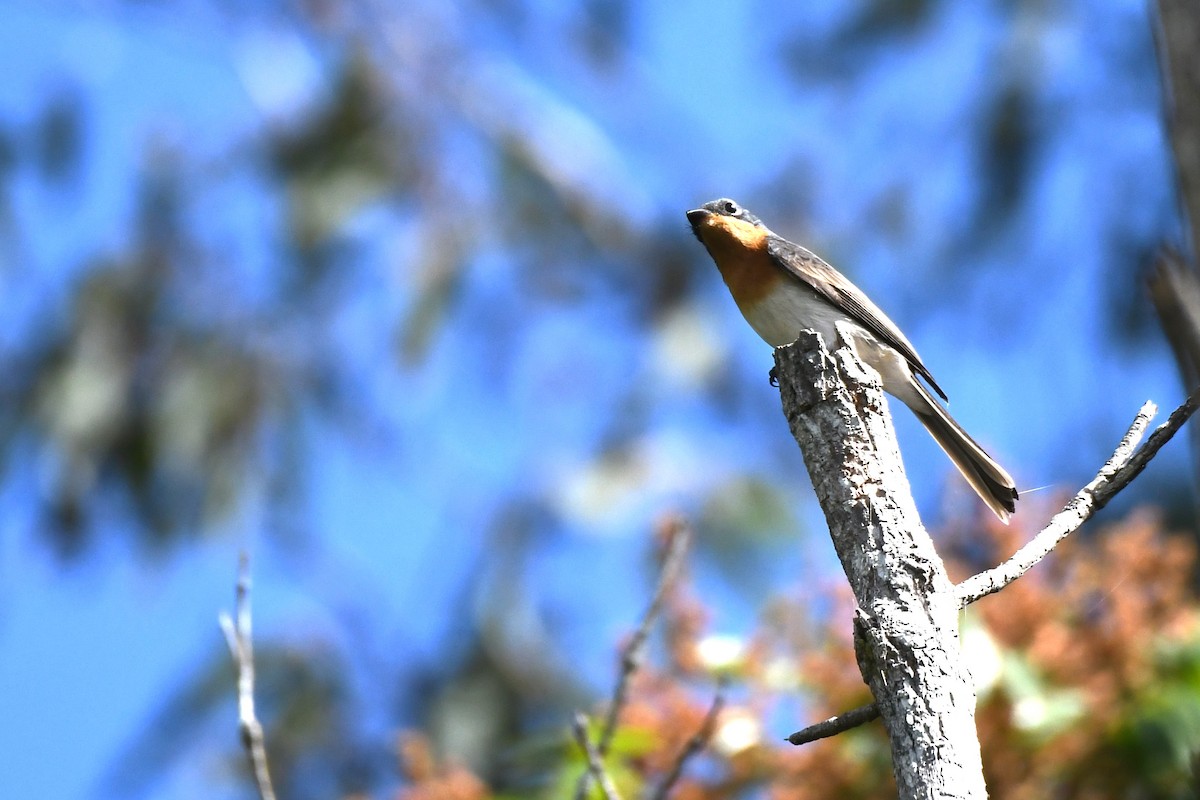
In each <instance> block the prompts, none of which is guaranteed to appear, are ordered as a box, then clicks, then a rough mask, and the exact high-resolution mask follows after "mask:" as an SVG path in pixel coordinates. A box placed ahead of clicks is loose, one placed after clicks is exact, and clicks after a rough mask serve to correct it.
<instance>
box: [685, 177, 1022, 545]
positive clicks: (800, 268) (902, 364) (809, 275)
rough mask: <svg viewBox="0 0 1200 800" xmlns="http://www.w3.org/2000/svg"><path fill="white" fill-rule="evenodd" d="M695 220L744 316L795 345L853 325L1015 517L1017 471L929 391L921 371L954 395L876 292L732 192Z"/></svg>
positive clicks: (834, 336)
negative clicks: (804, 336) (807, 336)
mask: <svg viewBox="0 0 1200 800" xmlns="http://www.w3.org/2000/svg"><path fill="white" fill-rule="evenodd" d="M687 218H688V222H689V223H691V226H692V232H693V233H695V234H696V238H697V239H699V240H700V243H701V244H703V245H704V249H706V250H707V251H708V254H709V255H710V256H712V259H713V261H715V262H716V264H717V269H719V270H720V271H721V277H722V278H724V279H725V285H726V286H728V287H729V293H730V294H732V295H733V299H734V302H736V303H737V306H738V308H739V309H741V312H742V316H744V317H745V318H746V321H747V322H749V323H750V327H752V328H754V330H755V332H756V333H758V335H759V336H761V337H762V338H763V339H764V340H765V341H766V342H767V344H769V345H771V346H772V347H781V346H783V345H786V344H791V343H792V342H793V341H795V340H796V337H797V336H799V335H800V331H802V330H805V329H809V328H811V329H813V330H816V331H817V332H818V333H820V334H821V336H822V338H823V339H824V340H825V344H826V345H827V346H829V347H833V346H834V345H835V344H836V343H837V342H838V341H839V340H844V337H841V336H839V334H838V331H837V329H836V328H835V327H834V326H835V324H836V323H838V322H841V323H843V329H846V328H849V329H850V330H852V331H853V333H852V335H851V337H850V338H851V341H847V342H846V344H848V345H850V346H852V347H853V348H854V349H855V352H857V353H858V357H859V358H860V359H862V360H863V362H865V363H866V364H868V365H869V366H871V367H872V368H873V369H874V370H875V371H876V372H878V373H879V377H880V380H881V381H882V384H883V389H884V391H886V392H887V393H888V394H890V395H892V396H893V397H896V398H898V399H899V400H900V401H901V402H903V403H904V404H905V405H906V406H908V407H909V408H910V409H912V411H913V413H915V414H916V415H917V419H919V420H920V421H921V423H922V424H923V425H924V426H925V428H926V429H927V430H928V431H929V433H930V434H932V435H933V438H934V440H935V441H937V443H938V444H939V445H941V448H942V449H943V450H945V451H946V455H948V456H950V460H951V461H953V462H954V466H955V467H957V468H958V471H959V472H961V473H962V476H963V477H964V478H966V480H967V483H969V484H970V485H971V488H972V489H974V490H975V492H976V493H977V494H978V495H979V497H980V498H981V499H982V500H983V502H984V503H986V504H987V506H988V508H990V509H991V510H992V511H994V512H995V513H996V516H998V517H999V518H1000V519H1001V521H1003V522H1006V523H1007V522H1008V518H1009V517H1010V516H1011V515H1012V514H1013V512H1014V511H1015V510H1016V502H1017V489H1016V485H1015V484H1014V483H1013V479H1012V477H1010V476H1009V474H1008V473H1007V472H1005V471H1004V468H1003V467H1001V466H1000V465H999V464H997V463H996V461H995V460H994V459H993V458H992V457H991V456H989V455H988V454H987V453H986V452H984V450H983V448H982V447H980V446H979V445H978V444H976V443H975V440H974V439H972V438H971V437H970V436H969V435H967V432H966V431H964V430H963V429H962V426H960V425H959V424H958V423H957V422H955V421H954V418H953V417H951V416H950V413H949V412H948V411H946V409H945V408H943V407H942V405H941V404H940V403H939V402H938V401H937V400H935V399H934V398H933V395H931V394H930V393H929V389H928V388H926V387H925V384H923V383H922V382H921V379H922V378H923V379H924V380H925V381H926V382H927V383H928V384H929V386H930V387H932V388H933V390H934V391H935V392H937V393H938V395H939V396H940V397H941V398H942V399H943V400H945V399H946V393H945V392H943V391H942V390H941V387H939V386H938V385H937V382H936V381H935V380H934V379H933V375H931V374H930V372H929V369H928V368H926V366H925V364H924V363H923V362H922V361H921V357H920V356H919V355H917V351H916V349H915V348H913V346H912V344H911V343H909V341H908V339H907V338H905V336H904V334H903V333H901V332H900V329H899V328H898V327H896V324H895V323H894V322H892V321H891V320H890V319H888V317H887V315H886V314H884V313H883V312H882V311H880V310H879V307H878V306H876V305H875V304H874V303H872V302H871V300H870V298H868V297H867V296H866V295H865V294H863V292H862V291H861V290H860V289H859V288H858V287H857V286H855V285H854V284H853V283H851V282H850V281H849V280H847V279H846V276H844V275H842V273H840V272H838V271H837V270H836V269H834V268H833V267H831V266H829V265H828V264H826V263H825V262H824V261H823V260H821V259H820V258H819V257H818V256H816V255H815V254H813V253H812V252H810V251H808V250H806V249H805V248H803V247H801V246H800V245H798V244H794V243H792V242H789V241H788V240H787V239H784V238H783V237H782V236H779V235H778V234H776V233H774V232H772V231H771V230H770V229H769V228H768V227H767V226H766V225H763V223H762V222H761V221H760V220H759V219H758V217H756V216H754V215H753V214H751V213H750V212H749V211H747V210H746V209H744V208H742V207H741V206H739V205H738V204H737V203H735V202H733V201H732V200H729V199H728V198H722V199H720V200H713V201H712V202H710V203H705V204H704V205H703V206H701V207H700V208H696V209H693V210H691V211H689V212H687Z"/></svg>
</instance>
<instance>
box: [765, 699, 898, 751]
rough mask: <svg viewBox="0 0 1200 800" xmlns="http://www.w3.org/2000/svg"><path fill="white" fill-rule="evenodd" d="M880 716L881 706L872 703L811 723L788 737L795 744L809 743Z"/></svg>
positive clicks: (835, 734)
mask: <svg viewBox="0 0 1200 800" xmlns="http://www.w3.org/2000/svg"><path fill="white" fill-rule="evenodd" d="M878 718H879V706H877V705H875V704H874V703H870V704H868V705H865V706H860V707H858V708H855V709H852V710H850V711H846V712H843V713H841V714H838V715H837V716H836V717H830V718H829V719H827V720H824V721H822V722H818V723H816V724H815V725H809V726H808V727H807V728H804V729H803V730H799V731H796V732H795V733H793V734H792V735H791V736H789V737H787V740H788V741H789V742H791V743H792V744H795V745H801V744H808V743H809V742H815V741H816V740H818V739H828V738H829V737H830V736H837V735H838V734H839V733H844V732H846V731H848V730H850V729H851V728H857V727H858V726H859V725H865V724H866V723H868V722H870V721H871V720H873V719H878Z"/></svg>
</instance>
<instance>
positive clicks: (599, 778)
mask: <svg viewBox="0 0 1200 800" xmlns="http://www.w3.org/2000/svg"><path fill="white" fill-rule="evenodd" d="M587 725H588V720H587V717H586V716H584V715H583V713H582V712H576V714H575V719H574V720H572V722H571V732H572V733H574V734H575V741H576V742H578V743H579V747H580V749H581V750H583V754H584V755H585V756H586V757H587V765H588V771H587V774H588V775H590V776H592V778H593V779H594V780H595V781H596V783H597V785H599V787H600V791H601V792H603V793H604V800H621V793H620V792H618V791H617V787H616V785H615V784H614V783H613V780H612V777H611V776H609V774H608V772H607V771H606V770H605V769H604V762H603V760H602V756H601V755H600V751H598V750H597V749H596V747H595V745H593V744H592V740H591V737H589V736H588V731H587ZM585 794H586V790H585ZM577 796H578V793H577Z"/></svg>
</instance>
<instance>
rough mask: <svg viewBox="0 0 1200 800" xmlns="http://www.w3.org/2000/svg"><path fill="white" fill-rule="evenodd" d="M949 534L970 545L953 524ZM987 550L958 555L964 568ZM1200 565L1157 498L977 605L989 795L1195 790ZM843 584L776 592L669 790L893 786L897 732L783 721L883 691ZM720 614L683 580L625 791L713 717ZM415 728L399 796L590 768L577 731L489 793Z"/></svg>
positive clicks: (630, 724) (886, 793) (829, 792)
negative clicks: (575, 740) (542, 763)
mask: <svg viewBox="0 0 1200 800" xmlns="http://www.w3.org/2000/svg"><path fill="white" fill-rule="evenodd" d="M980 527H982V528H983V529H984V531H985V533H986V537H987V538H986V542H987V544H988V545H989V546H990V548H991V550H992V552H991V556H992V557H1000V556H1002V555H1004V554H1007V553H1009V552H1010V551H1011V550H1012V548H1014V547H1016V546H1019V545H1020V544H1021V543H1023V542H1024V541H1026V540H1027V539H1028V538H1029V537H1030V536H1032V535H1033V533H1034V531H1031V530H1028V529H1023V528H1022V526H1021V525H1020V524H1019V523H1018V524H1016V525H1014V526H1013V527H1011V528H1007V527H1004V526H1002V525H1001V524H999V523H997V522H995V521H994V520H990V519H989V520H982V519H981V520H979V521H978V522H977V524H976V525H972V526H964V528H963V529H962V533H961V534H954V535H964V536H965V535H973V536H975V537H977V536H978V535H979V530H980ZM968 528H969V530H970V533H969V534H968V532H967V531H968ZM977 544H978V542H973V543H972V549H974V548H975V547H976V546H977ZM949 545H950V547H951V549H956V548H955V543H954V540H953V535H952V537H951V540H950V542H949ZM990 563H992V562H991V561H990V560H989V561H986V562H983V563H975V564H968V563H962V562H960V563H955V564H954V565H953V566H954V569H955V570H956V571H957V572H958V573H959V577H960V578H961V577H963V576H965V575H966V574H968V572H969V571H971V570H974V569H978V568H981V567H982V566H985V565H986V564H990ZM1195 567H1196V552H1195V548H1194V547H1193V546H1192V545H1191V544H1190V543H1189V542H1187V541H1186V540H1185V539H1182V538H1181V537H1179V536H1173V535H1170V534H1169V533H1168V532H1166V531H1164V530H1163V529H1162V528H1161V527H1160V525H1159V523H1158V521H1157V518H1156V517H1155V516H1154V515H1153V514H1150V513H1144V512H1143V513H1139V514H1136V515H1134V516H1133V517H1132V518H1130V519H1128V520H1126V521H1123V522H1120V523H1117V524H1114V525H1111V526H1109V527H1108V528H1107V529H1106V530H1104V531H1103V532H1102V533H1101V534H1100V535H1099V536H1098V537H1097V538H1096V539H1095V540H1094V541H1093V542H1087V541H1084V540H1082V539H1078V538H1073V539H1070V540H1068V541H1067V542H1066V543H1065V544H1064V545H1063V546H1060V548H1059V551H1058V552H1057V553H1056V554H1055V555H1054V556H1052V557H1051V558H1050V559H1049V560H1048V562H1047V563H1046V564H1044V565H1042V566H1039V567H1038V568H1037V569H1035V570H1034V571H1033V572H1032V573H1030V574H1028V575H1026V576H1025V577H1023V578H1022V579H1021V580H1019V581H1017V582H1016V583H1014V584H1013V585H1012V586H1010V587H1008V588H1007V589H1005V591H1003V592H1001V593H1000V594H998V595H995V596H993V597H991V598H988V599H986V600H985V601H983V602H981V603H980V604H979V605H978V606H976V607H973V608H972V609H971V610H970V611H968V612H967V621H966V624H965V630H966V634H965V636H964V650H965V652H966V653H967V656H968V659H969V661H970V663H971V665H972V670H973V671H974V673H975V675H976V682H977V684H978V692H979V699H980V706H979V711H978V717H977V720H978V726H979V732H980V739H981V746H982V751H983V758H984V765H985V772H986V776H987V781H988V790H989V793H990V796H992V797H995V798H999V799H1001V800H1014V799H1016V800H1024V799H1025V798H1028V799H1029V800H1033V799H1034V798H1047V797H1061V798H1089V797H1097V798H1098V797H1104V798H1142V797H1153V798H1185V797H1190V796H1192V786H1193V778H1192V759H1193V758H1194V754H1195V753H1196V752H1197V751H1198V750H1200V724H1198V722H1200V683H1198V682H1197V680H1198V678H1200V616H1198V615H1197V611H1196V598H1195V595H1194V592H1193V590H1192V588H1191V572H1192V570H1193V569H1194V568H1195ZM840 600H841V602H840V612H841V613H839V614H834V615H833V619H832V621H828V620H827V621H821V620H817V619H813V618H809V617H806V616H805V615H804V613H803V611H802V609H804V608H805V603H804V602H803V601H802V599H801V598H798V597H787V598H780V601H779V602H777V603H775V604H773V605H772V606H771V607H770V608H769V610H768V613H767V614H765V615H764V617H763V619H762V622H761V625H760V627H759V630H758V631H757V632H756V633H754V634H753V635H752V636H751V637H750V638H749V640H747V641H746V642H745V650H744V654H743V657H742V659H741V661H740V666H739V667H738V669H737V671H736V674H737V676H738V681H737V688H736V689H735V692H734V698H733V699H732V700H731V701H730V702H729V703H728V704H727V705H726V707H725V708H724V710H723V711H722V712H721V714H720V716H719V717H718V723H717V728H716V731H715V734H714V736H713V739H712V741H711V742H710V745H709V747H708V749H707V750H706V752H705V753H704V754H703V755H701V756H700V757H699V758H697V759H694V761H693V763H690V764H688V765H687V769H686V771H685V776H684V778H683V779H682V780H681V781H680V783H679V784H678V785H677V786H676V789H675V791H674V793H673V794H672V796H673V797H677V798H687V799H688V800H692V799H693V798H695V799H696V800H700V799H703V800H722V799H724V798H729V799H730V800H732V799H733V798H743V797H749V796H765V797H771V798H776V799H777V800H785V798H786V800H807V798H813V800H816V799H817V798H828V797H846V798H864V800H865V799H866V798H886V797H894V796H895V791H896V789H895V785H894V783H893V782H892V775H891V767H890V763H889V748H888V743H887V738H886V736H885V734H884V733H883V729H882V726H881V725H879V723H877V722H876V723H871V724H869V725H868V726H865V727H863V728H859V729H855V730H854V731H851V732H849V733H847V734H843V735H841V736H839V737H835V738H833V739H827V740H822V741H819V742H816V743H813V744H810V745H805V746H803V747H799V748H795V747H792V746H790V745H787V744H779V743H778V742H779V740H780V739H781V738H782V737H783V735H784V734H785V733H787V732H790V731H785V730H783V729H780V728H779V727H778V726H779V725H780V724H783V725H787V724H788V723H789V722H790V723H791V724H792V725H794V726H795V727H799V725H798V724H796V718H795V708H796V706H795V705H794V704H793V703H791V702H784V698H785V697H787V696H788V695H791V694H793V693H795V692H797V691H799V693H800V695H801V697H802V698H803V700H804V703H803V707H804V710H803V712H802V714H803V717H804V718H805V719H820V718H824V717H825V716H830V715H833V714H835V713H838V712H840V711H844V710H847V709H849V708H852V707H856V706H858V705H861V704H863V703H864V702H868V701H869V699H870V698H869V695H868V693H867V691H866V688H865V686H864V685H863V683H862V680H861V678H860V677H859V675H858V673H857V670H856V669H855V667H854V655H853V647H852V645H851V643H850V641H849V636H848V630H849V627H850V626H849V622H848V620H849V618H850V611H851V610H852V601H851V599H850V598H849V597H848V591H845V590H843V591H842V592H841V598H840ZM706 613H707V611H706V609H705V608H704V606H703V605H702V604H701V603H700V602H699V601H698V600H697V599H696V597H695V591H694V589H693V588H690V587H687V586H680V587H676V589H675V591H674V592H672V594H671V595H670V597H669V599H668V602H667V604H666V611H665V615H664V619H663V628H664V629H665V631H667V632H668V640H667V642H666V644H668V646H667V647H666V649H665V650H662V651H661V652H662V656H661V659H660V661H659V662H658V663H657V664H656V665H655V666H652V667H648V668H645V669H643V670H641V671H640V672H638V673H636V674H635V676H634V679H633V681H632V693H631V699H630V702H629V703H628V705H627V706H626V707H625V708H624V709H623V712H622V714H621V728H620V729H619V730H620V731H621V736H620V737H619V738H618V744H617V745H616V746H615V747H614V749H613V751H612V753H611V754H610V757H609V768H610V769H611V771H612V774H613V777H614V779H615V780H616V781H617V783H618V785H619V786H620V787H621V788H622V790H623V791H624V792H625V795H624V796H626V797H639V796H646V793H647V790H648V789H650V788H652V787H654V786H656V785H657V783H658V782H659V781H661V780H662V778H663V776H664V775H665V774H666V773H667V772H668V771H669V770H670V767H671V765H672V764H673V763H674V761H675V759H676V758H677V757H678V754H679V753H680V751H681V750H682V748H683V747H684V745H685V743H686V741H687V739H688V738H689V737H691V736H692V735H693V734H694V733H695V732H696V731H697V730H699V728H700V725H701V721H702V719H703V717H704V715H705V713H706V711H707V708H708V704H709V703H710V702H711V692H712V680H713V671H712V670H713V665H712V664H711V663H707V662H706V661H705V659H704V656H703V653H704V652H705V650H706V647H705V641H706V632H705V630H704V628H703V625H700V626H698V625H697V624H696V622H697V621H698V620H701V619H703V617H704V616H705V615H706ZM684 631H686V633H681V632H684ZM727 674H728V673H727ZM785 710H786V712H788V713H781V712H783V711H785ZM562 735H563V737H564V739H563V741H564V742H566V741H567V739H566V736H567V734H566V733H565V732H564V733H563V734H562ZM406 741H408V742H410V743H411V742H419V743H420V745H419V747H417V748H416V749H415V751H414V750H409V751H406V752H403V753H402V754H401V763H402V764H403V773H404V775H405V776H406V777H407V779H408V780H409V781H410V787H409V788H406V789H403V790H401V791H400V793H399V795H398V796H399V797H400V798H403V800H425V798H456V799H457V798H461V799H462V800H485V799H486V798H500V797H529V798H535V797H564V796H569V795H570V794H571V792H570V790H569V787H573V785H574V780H575V779H576V778H577V777H578V775H579V774H580V772H581V771H582V770H583V769H584V768H585V766H584V764H583V761H582V757H581V756H580V755H579V754H578V752H577V750H576V751H575V752H571V749H570V748H571V746H570V745H569V744H566V745H565V747H564V750H565V752H564V755H563V760H562V762H561V765H560V767H559V769H560V770H561V772H560V774H559V775H558V777H557V778H556V779H555V780H554V781H552V782H551V783H550V784H549V785H548V787H547V788H545V789H544V790H533V791H529V792H518V793H516V794H512V793H504V792H501V793H493V792H492V790H491V789H489V788H488V786H487V784H486V782H484V781H480V780H478V779H476V778H473V777H472V776H471V775H470V773H468V772H463V771H461V770H457V769H454V768H452V767H434V766H432V763H433V762H431V761H430V759H432V758H433V756H431V753H432V752H434V751H435V750H436V746H435V745H434V744H432V743H431V742H429V741H428V740H427V739H425V738H423V737H422V736H421V735H420V734H416V733H412V734H407V735H406ZM763 792H765V793H763ZM760 793H762V794H760ZM595 796H596V797H599V796H600V795H599V794H596V795H595Z"/></svg>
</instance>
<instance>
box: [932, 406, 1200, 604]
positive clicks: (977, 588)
mask: <svg viewBox="0 0 1200 800" xmlns="http://www.w3.org/2000/svg"><path fill="white" fill-rule="evenodd" d="M1198 404H1200V389H1197V390H1196V391H1195V392H1193V393H1192V394H1191V396H1190V397H1188V399H1187V400H1185V401H1184V402H1183V404H1182V405H1180V406H1179V408H1177V409H1175V410H1174V411H1173V412H1171V416H1170V417H1168V418H1167V421H1166V422H1164V423H1163V424H1162V425H1160V426H1158V428H1157V429H1155V431H1154V433H1152V434H1151V435H1150V438H1149V439H1148V440H1146V443H1145V444H1144V445H1143V446H1142V447H1141V448H1140V449H1137V444H1138V442H1139V441H1141V438H1142V436H1143V435H1144V434H1145V432H1146V428H1147V427H1148V426H1149V424H1150V420H1151V419H1152V418H1153V417H1154V414H1155V412H1156V411H1157V407H1156V406H1155V405H1154V403H1150V402H1148V403H1146V404H1145V405H1144V406H1142V408H1141V410H1140V411H1139V412H1138V414H1137V416H1136V417H1134V420H1133V423H1132V424H1131V425H1130V426H1129V430H1128V431H1126V433H1125V435H1124V436H1123V437H1122V438H1121V442H1120V444H1118V445H1117V449H1116V450H1115V451H1114V452H1113V454H1112V457H1111V458H1110V459H1109V460H1108V462H1107V463H1105V465H1104V466H1103V467H1101V468H1100V471H1099V472H1098V473H1097V474H1096V477H1095V478H1093V479H1092V480H1091V481H1090V482H1089V483H1088V484H1087V485H1086V486H1084V487H1083V488H1082V489H1080V490H1079V493H1078V494H1076V495H1075V496H1074V497H1073V498H1071V501H1070V502H1069V503H1067V505H1066V506H1064V507H1063V510H1062V511H1060V512H1058V513H1057V514H1055V515H1054V517H1053V519H1051V520H1050V522H1049V523H1048V524H1047V525H1046V527H1045V528H1043V529H1042V531H1041V532H1040V533H1039V534H1038V535H1037V536H1035V537H1034V538H1033V539H1032V540H1030V542H1029V543H1028V544H1026V545H1025V546H1024V547H1022V548H1021V549H1020V550H1018V551H1017V552H1016V553H1014V554H1013V555H1012V557H1011V558H1009V559H1008V560H1007V561H1005V562H1004V563H1002V564H1000V565H999V566H996V567H993V568H992V569H989V570H986V571H985V572H981V573H979V574H978V575H974V576H972V577H970V578H967V579H966V580H965V581H963V582H962V583H960V584H959V585H958V586H957V587H955V593H956V594H957V596H958V604H959V608H966V607H967V606H968V605H970V604H971V603H974V602H975V601H976V600H979V599H980V598H983V597H986V596H988V595H989V594H992V593H994V592H998V591H1000V590H1001V589H1003V588H1004V587H1005V586H1007V585H1008V584H1010V583H1012V582H1013V581H1014V580H1016V579H1017V578H1019V577H1021V576H1022V575H1024V574H1025V573H1026V572H1028V571H1029V569H1030V568H1031V567H1033V566H1034V565H1035V564H1037V563H1038V562H1039V561H1041V560H1042V559H1043V558H1045V557H1046V556H1047V555H1048V554H1049V553H1050V551H1051V550H1053V549H1054V548H1055V546H1057V545H1058V543H1059V542H1061V541H1062V540H1063V539H1065V538H1067V537H1068V536H1070V535H1071V534H1072V533H1073V532H1075V531H1076V530H1078V529H1079V527H1080V526H1081V525H1083V523H1084V522H1086V521H1087V520H1088V519H1089V518H1090V517H1091V516H1092V514H1094V513H1095V512H1097V511H1099V510H1100V509H1101V508H1103V507H1104V506H1105V505H1106V504H1107V503H1108V502H1109V501H1110V500H1112V498H1113V497H1115V496H1116V494H1117V493H1118V492H1120V491H1121V490H1122V489H1124V488H1125V487H1126V486H1128V485H1129V483H1130V482H1131V481H1132V480H1133V479H1134V478H1136V477H1137V476H1138V475H1140V474H1141V472H1142V470H1143V469H1145V468H1146V465H1147V464H1148V463H1150V459H1152V458H1154V456H1155V454H1157V453H1158V451H1159V450H1160V449H1162V446H1163V445H1164V444H1166V443H1167V442H1168V441H1170V440H1171V437H1172V436H1174V435H1175V433H1176V432H1177V431H1178V430H1179V429H1180V428H1181V427H1182V426H1183V424H1184V423H1185V422H1187V420H1188V418H1189V417H1191V416H1192V414H1193V413H1194V412H1195V411H1196V408H1197V405H1198Z"/></svg>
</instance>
